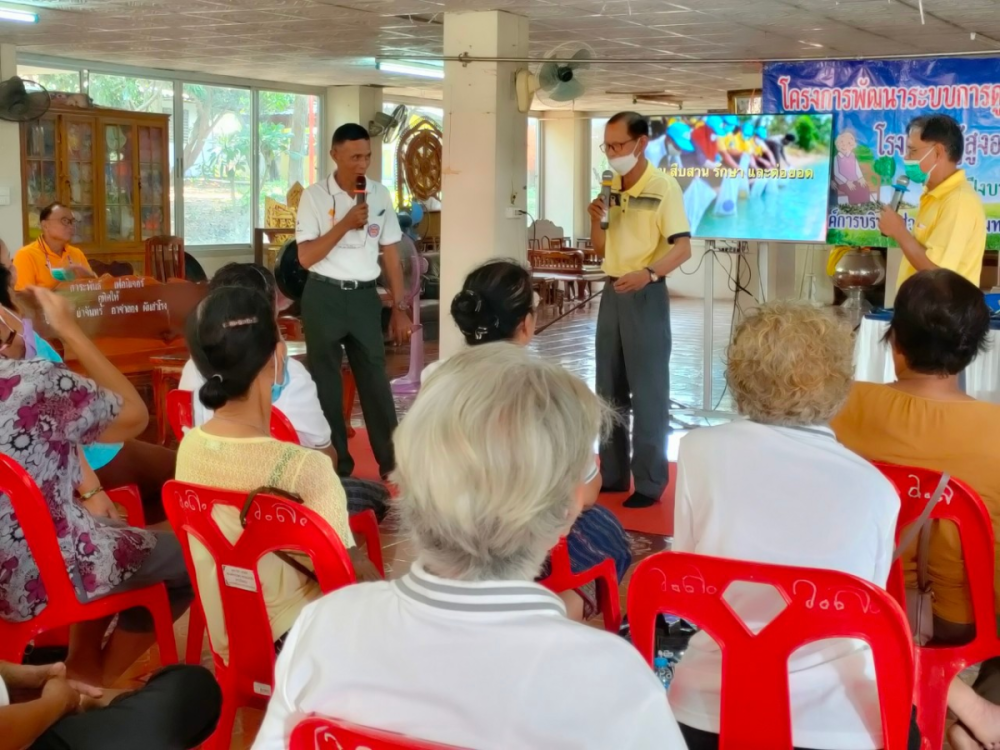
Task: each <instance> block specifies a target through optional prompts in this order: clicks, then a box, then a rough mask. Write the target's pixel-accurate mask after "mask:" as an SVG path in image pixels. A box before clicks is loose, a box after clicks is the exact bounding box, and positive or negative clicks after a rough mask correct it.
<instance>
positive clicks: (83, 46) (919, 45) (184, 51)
mask: <svg viewBox="0 0 1000 750" xmlns="http://www.w3.org/2000/svg"><path fill="white" fill-rule="evenodd" d="M4 4H7V3H6V2H4ZM19 5H28V6H33V7H34V8H36V9H38V12H39V14H40V16H41V21H40V23H39V24H38V25H37V26H30V27H29V26H24V25H21V24H12V23H3V22H0V42H12V43H14V44H17V45H19V48H20V49H21V50H22V51H25V52H30V53H36V54H40V55H46V56H58V57H69V58H74V59H82V60H93V61H101V62H107V63H117V64H122V65H136V66H142V67H147V68H163V69H172V70H191V71H199V72H203V73H211V74H217V75H229V76H238V77H242V78H253V79H262V80H272V81H281V82H294V83H299V84H308V85H317V86H329V85H336V84H382V85H385V86H387V87H390V88H391V89H392V90H393V92H395V93H400V94H410V95H415V96H425V97H427V96H430V97H434V96H438V95H439V94H438V93H437V91H438V90H439V88H438V87H436V86H435V85H434V84H433V83H428V82H425V81H422V80H417V79H413V78H409V77H406V76H392V75H385V74H382V73H380V72H378V71H376V70H375V69H374V61H373V59H374V58H375V57H377V56H382V57H385V56H390V57H399V58H405V57H409V56H414V57H422V56H437V55H441V54H442V25H441V22H442V18H443V13H445V12H446V11H472V10H490V9H502V10H506V11H509V12H511V13H517V14H522V15H526V16H528V18H529V19H530V28H531V32H530V33H531V55H532V57H542V56H544V55H545V54H546V53H548V52H549V51H551V50H552V49H553V48H554V47H556V46H557V45H559V44H562V43H564V42H586V43H587V44H589V45H590V46H592V47H593V48H594V49H595V51H596V52H597V55H598V57H599V58H603V57H611V58H637V57H644V58H651V57H652V58H662V60H663V62H657V63H648V62H646V63H629V64H600V65H596V66H594V67H593V69H592V70H591V71H590V73H589V74H590V75H591V84H592V85H591V88H590V95H589V96H587V97H585V98H584V99H582V100H578V101H577V102H576V104H575V106H576V108H578V109H586V110H594V111H597V110H606V109H614V108H617V107H620V106H622V105H624V104H627V103H629V102H630V101H631V96H630V94H631V93H639V92H669V93H671V94H675V95H678V96H679V97H680V98H681V99H682V100H683V102H684V108H685V109H686V110H689V111H692V110H699V109H701V110H704V109H708V108H718V107H725V106H726V92H727V91H728V90H731V89H739V88H747V87H751V86H754V85H757V83H758V82H759V80H760V74H759V65H757V64H756V63H726V64H713V65H706V64H696V63H694V62H693V61H698V60H706V59H708V60H711V59H734V58H735V59H744V58H749V59H753V60H758V59H774V58H797V57H827V56H862V57H864V56H873V55H909V54H921V53H941V54H943V53H955V52H972V51H988V50H997V49H1000V41H998V40H1000V12H998V11H1000V0H923V7H924V21H923V23H922V22H921V15H920V11H919V0H686V3H684V2H664V1H663V0H566V1H564V2H559V1H558V0H27V1H26V2H21V3H19ZM973 35H974V36H975V38H972V36H973ZM609 91H613V92H626V93H624V94H622V95H610V96H609V95H608V94H607V92H609ZM390 95H391V94H390ZM654 109H657V108H655V107H654ZM658 109H660V110H662V109H663V107H659V108H658Z"/></svg>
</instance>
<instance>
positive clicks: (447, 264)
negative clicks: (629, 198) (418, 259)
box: [441, 11, 547, 358]
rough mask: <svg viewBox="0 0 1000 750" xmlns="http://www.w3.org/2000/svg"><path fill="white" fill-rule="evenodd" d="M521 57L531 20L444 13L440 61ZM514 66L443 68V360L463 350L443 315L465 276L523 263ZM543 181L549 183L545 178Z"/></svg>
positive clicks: (520, 127)
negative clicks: (490, 266) (498, 261)
mask: <svg viewBox="0 0 1000 750" xmlns="http://www.w3.org/2000/svg"><path fill="white" fill-rule="evenodd" d="M463 52H466V53H468V54H469V55H472V56H474V57H476V56H482V57H525V56H527V54H528V20H527V19H526V18H523V17H521V16H515V15H511V14H510V13H504V12H501V11H484V12H479V13H446V14H445V16H444V54H445V55H446V56H448V57H452V56H458V55H460V54H462V53H463ZM519 67H524V66H518V65H516V64H513V63H472V64H470V65H468V66H467V67H464V66H463V65H462V64H461V63H457V62H446V63H445V66H444V73H445V76H444V154H443V157H442V161H443V163H442V174H443V185H442V196H443V201H442V203H443V207H442V211H441V357H442V358H444V357H447V356H449V355H451V354H453V353H454V352H455V351H457V350H458V349H459V348H461V346H462V337H461V334H460V333H459V331H458V329H457V328H456V327H455V324H454V322H453V321H452V320H451V316H450V315H449V314H448V310H449V308H450V306H451V300H452V298H453V297H454V296H455V294H456V293H457V292H458V291H459V289H461V286H462V282H463V281H464V279H465V276H466V274H467V273H468V272H469V271H470V270H471V269H472V268H474V267H475V266H478V265H480V264H482V263H484V262H486V261H487V260H489V259H490V258H495V257H507V258H518V259H521V260H523V259H525V257H526V256H527V232H526V230H527V227H526V222H525V220H524V217H523V216H521V215H519V214H517V213H516V209H521V210H524V209H525V207H526V205H527V203H526V200H527V191H526V184H527V159H528V152H527V128H528V123H527V119H526V116H525V115H523V114H521V113H520V112H518V111H517V101H516V97H515V95H514V74H515V71H516V70H517V69H518V68H519ZM546 179H547V178H546Z"/></svg>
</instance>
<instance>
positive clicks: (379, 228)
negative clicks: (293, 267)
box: [295, 175, 403, 281]
mask: <svg viewBox="0 0 1000 750" xmlns="http://www.w3.org/2000/svg"><path fill="white" fill-rule="evenodd" d="M366 201H367V203H368V226H366V227H365V228H364V229H352V230H351V231H349V232H348V233H347V234H345V235H344V237H343V238H342V239H341V240H340V242H338V243H337V245H336V246H335V247H334V248H333V249H332V250H330V252H329V253H328V254H327V255H326V257H325V258H323V259H322V260H320V261H319V262H317V263H316V264H314V265H313V266H311V267H310V268H309V270H310V271H311V272H312V273H318V274H321V275H323V276H327V277H329V278H331V279H338V280H340V281H374V280H375V279H377V278H378V277H379V274H380V273H381V268H380V267H379V264H378V257H379V249H380V248H381V247H383V246H385V245H395V244H396V243H397V242H399V241H400V240H401V239H402V237H403V232H402V230H401V229H400V228H399V219H398V217H397V216H396V211H395V209H394V208H393V207H392V196H391V195H390V194H389V190H388V189H387V188H386V186H385V185H383V184H382V183H381V182H376V181H375V180H368V182H367V189H366ZM354 205H355V196H354V193H353V192H351V193H348V192H347V191H346V190H344V189H343V188H341V187H340V185H338V184H337V180H336V179H334V175H330V176H329V177H327V178H326V179H325V180H322V181H320V182H317V183H315V184H313V185H310V186H309V187H307V188H306V189H305V191H304V192H303V193H302V199H301V200H300V201H299V210H298V213H297V214H296V225H295V239H296V241H297V242H299V243H302V242H308V241H310V240H315V239H317V238H318V237H321V236H323V235H324V234H326V233H327V232H329V231H330V230H331V229H332V228H333V225H334V224H336V223H337V222H338V221H340V220H341V219H343V218H344V216H346V215H347V212H348V211H350V210H351V209H352V208H353V207H354Z"/></svg>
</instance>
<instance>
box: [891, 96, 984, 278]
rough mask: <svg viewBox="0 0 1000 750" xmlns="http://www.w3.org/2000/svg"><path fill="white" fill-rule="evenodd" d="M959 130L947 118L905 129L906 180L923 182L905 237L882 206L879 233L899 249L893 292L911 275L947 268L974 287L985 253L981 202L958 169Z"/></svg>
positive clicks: (902, 223)
mask: <svg viewBox="0 0 1000 750" xmlns="http://www.w3.org/2000/svg"><path fill="white" fill-rule="evenodd" d="M964 146H965V137H964V136H963V135H962V129H961V127H960V126H959V124H958V123H957V122H955V120H953V119H952V118H951V117H949V116H948V115H930V116H927V117H918V118H916V119H915V120H913V121H912V122H911V123H910V125H909V127H908V128H907V139H906V159H904V164H906V176H907V177H909V178H910V182H914V183H917V184H924V185H925V186H924V192H923V195H921V196H920V209H919V211H918V213H917V221H916V224H915V226H914V227H913V232H912V233H911V232H910V231H909V230H908V229H907V226H906V219H904V218H903V217H902V216H900V215H899V214H898V213H897V212H895V211H893V210H892V209H891V208H889V207H888V206H884V207H883V208H882V216H881V218H880V220H879V229H880V230H881V231H882V234H884V235H886V236H887V237H889V238H891V239H893V240H895V241H896V243H897V244H898V245H899V248H900V249H901V250H902V251H903V262H902V264H901V265H900V267H899V277H898V279H897V281H896V288H897V289H898V288H899V286H900V285H901V284H902V283H903V282H904V281H906V280H907V279H908V278H910V276H912V275H913V274H915V273H916V272H917V271H927V270H932V269H935V268H947V269H949V270H950V271H955V272H956V273H958V274H960V275H961V276H964V277H965V278H966V279H968V280H969V281H971V282H972V283H973V284H975V285H976V286H979V282H980V277H981V275H982V270H983V253H984V251H985V250H986V213H985V211H984V210H983V201H982V199H981V198H980V196H979V193H977V192H976V190H975V188H973V187H972V185H970V184H969V181H968V179H966V176H965V170H963V169H959V167H958V165H959V163H960V162H961V161H962V154H963V152H964Z"/></svg>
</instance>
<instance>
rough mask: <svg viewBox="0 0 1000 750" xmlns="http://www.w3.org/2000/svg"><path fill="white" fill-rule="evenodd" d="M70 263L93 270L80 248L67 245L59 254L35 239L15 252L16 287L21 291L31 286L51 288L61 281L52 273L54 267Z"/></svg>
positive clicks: (61, 266) (62, 266)
mask: <svg viewBox="0 0 1000 750" xmlns="http://www.w3.org/2000/svg"><path fill="white" fill-rule="evenodd" d="M70 263H76V264H77V265H78V266H83V267H84V268H86V269H87V270H88V271H92V270H93V269H91V267H90V263H88V262H87V256H86V255H84V254H83V251H82V250H81V249H80V248H78V247H73V246H72V245H66V247H65V248H64V249H63V252H62V255H59V254H58V253H54V252H52V248H50V247H49V246H48V245H47V244H45V243H44V242H43V241H41V240H35V241H34V242H32V243H31V244H28V245H25V246H24V247H22V248H21V249H20V250H18V251H17V252H16V253H15V254H14V268H16V269H17V286H16V287H15V289H16V290H17V291H21V290H22V289H27V288H28V287H29V286H40V287H44V288H46V289H51V288H52V287H54V286H55V285H56V284H58V283H59V280H58V279H56V278H55V277H54V276H53V275H52V269H53V268H65V267H66V266H68V265H69V264H70Z"/></svg>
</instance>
